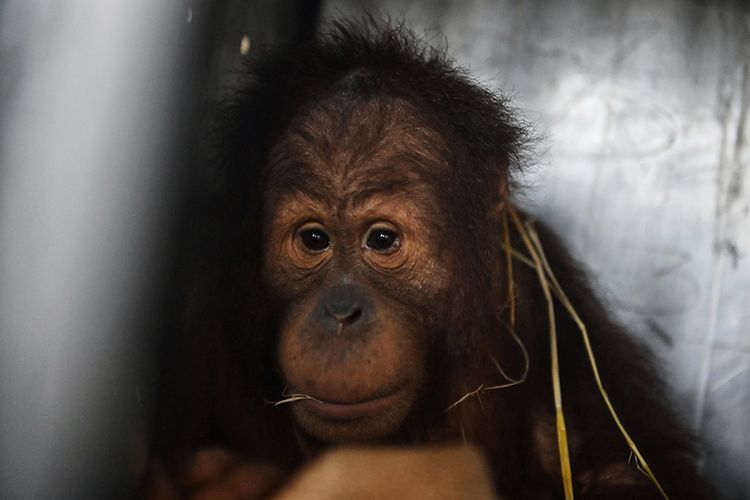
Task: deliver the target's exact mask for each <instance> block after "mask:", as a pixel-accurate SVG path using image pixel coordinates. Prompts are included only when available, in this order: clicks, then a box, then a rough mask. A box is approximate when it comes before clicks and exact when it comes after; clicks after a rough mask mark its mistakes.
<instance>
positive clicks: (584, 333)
mask: <svg viewBox="0 0 750 500" xmlns="http://www.w3.org/2000/svg"><path fill="white" fill-rule="evenodd" d="M509 211H510V214H511V216H512V217H513V222H514V224H515V226H516V228H517V230H518V232H519V234H520V235H521V238H522V239H523V240H524V244H525V245H526V247H527V248H528V250H529V253H530V254H531V257H532V259H533V261H532V260H529V259H528V257H526V256H524V255H523V254H521V253H520V252H518V251H517V250H515V249H512V248H510V249H509V251H508V252H507V253H509V254H512V256H513V258H515V259H516V260H518V261H520V262H522V263H524V264H526V265H527V266H529V267H533V268H535V269H536V271H537V274H539V273H540V272H541V271H540V267H541V268H543V269H544V273H545V276H544V279H543V280H542V278H541V277H540V283H541V285H542V290H543V291H544V295H545V297H547V299H548V307H550V302H549V301H550V299H549V296H548V295H549V284H550V283H551V284H552V292H553V293H554V295H555V297H557V299H558V300H559V301H560V302H561V303H562V305H563V306H564V307H565V309H566V311H567V312H568V314H570V316H571V318H572V319H573V321H574V322H575V324H576V326H578V329H579V330H580V332H581V337H582V338H583V343H584V345H585V347H586V353H587V355H588V358H589V363H590V364H591V370H592V372H593V373H594V380H595V381H596V386H597V388H598V389H599V393H600V394H601V396H602V399H603V400H604V403H605V405H606V406H607V409H608V410H609V413H610V415H612V419H613V420H614V421H615V424H616V425H617V428H618V429H619V430H620V433H621V434H622V435H623V437H624V438H625V441H626V442H627V444H628V447H629V448H630V450H631V453H632V454H633V455H635V457H636V467H637V468H638V469H639V470H641V471H642V472H643V473H644V474H645V475H646V476H647V477H648V478H649V479H650V480H651V481H652V482H653V483H654V485H655V486H656V488H657V489H658V490H659V493H661V495H662V497H664V498H665V499H666V500H669V496H668V495H667V494H666V492H665V491H664V489H663V488H662V487H661V484H659V481H658V480H657V479H656V476H655V475H654V473H653V472H652V471H651V468H650V467H649V465H648V463H647V462H646V460H645V459H644V458H643V455H641V452H640V451H639V450H638V447H637V446H636V444H635V442H634V441H633V439H632V438H631V437H630V434H628V432H627V430H625V426H623V424H622V422H621V421H620V417H619V416H618V415H617V412H616V411H615V409H614V407H613V406H612V402H611V401H610V399H609V395H608V394H607V391H606V390H605V389H604V385H603V384H602V380H601V377H600V376H599V368H598V366H597V363H596V358H595V357H594V351H593V349H592V348H591V342H590V341H589V334H588V330H587V329H586V325H585V324H584V323H583V320H581V317H580V316H579V315H578V312H577V311H576V310H575V307H573V304H572V302H571V301H570V299H569V298H568V296H567V295H566V294H565V292H564V291H563V289H562V286H560V283H559V282H558V280H557V277H556V276H555V274H554V273H553V272H552V268H551V267H550V265H549V262H548V261H547V257H546V255H545V254H544V248H543V247H542V242H541V240H540V239H539V235H538V234H537V232H536V230H535V229H534V227H533V225H532V224H531V223H527V224H526V225H524V224H522V223H521V219H520V217H519V216H518V213H517V212H516V211H515V209H513V207H509ZM506 246H509V245H507V244H506ZM550 318H553V316H552V315H551V316H550ZM552 329H553V328H552V326H550V337H552ZM556 357H557V346H556V343H555V346H554V354H553V359H552V366H553V368H552V370H553V372H552V387H553V392H554V391H555V386H556V385H557V386H558V389H557V390H559V384H560V379H559V376H560V375H559V367H558V366H557V359H556ZM555 409H556V412H557V413H558V415H557V428H558V446H559V447H560V459H561V460H560V461H561V468H562V472H563V485H564V486H565V487H566V492H565V495H566V498H568V491H567V487H568V485H566V484H565V469H566V463H565V461H566V460H565V459H563V449H562V447H563V446H564V448H565V455H566V459H567V451H568V449H567V448H568V447H567V438H565V442H564V443H562V440H563V438H562V437H561V435H560V427H561V420H562V430H563V433H564V431H565V428H564V426H565V422H564V419H563V415H562V405H561V404H560V406H558V403H557V395H555ZM567 460H568V463H567V469H568V473H570V463H569V459H567ZM570 498H572V491H571V497H570Z"/></svg>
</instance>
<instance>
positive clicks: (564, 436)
mask: <svg viewBox="0 0 750 500" xmlns="http://www.w3.org/2000/svg"><path fill="white" fill-rule="evenodd" d="M510 215H511V217H512V218H513V223H514V224H515V226H516V228H517V230H518V233H519V234H520V235H521V238H522V239H523V242H524V244H525V245H526V248H527V249H528V251H529V253H530V254H531V258H532V259H533V261H534V268H535V269H536V272H537V276H538V278H539V284H540V285H541V286H542V292H543V293H544V298H545V299H546V301H547V316H548V318H549V340H550V361H551V365H552V366H551V371H552V394H553V396H554V401H555V421H556V424H557V448H558V451H559V453H560V472H561V474H562V481H563V490H564V492H565V499H566V500H572V498H573V474H572V471H571V467H570V453H569V451H568V432H567V428H566V426H565V413H564V411H563V406H562V390H561V388H560V363H559V360H558V353H557V324H556V321H555V304H554V302H553V300H552V293H551V292H550V289H549V283H548V282H547V276H546V274H545V272H544V266H543V264H542V260H541V257H540V256H539V253H538V252H537V249H536V248H534V245H533V244H532V242H531V240H530V238H529V235H528V233H527V231H526V228H524V226H523V224H522V223H521V219H520V217H519V216H518V213H516V211H515V210H513V208H512V207H510Z"/></svg>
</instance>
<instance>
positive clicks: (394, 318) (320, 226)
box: [264, 103, 449, 443]
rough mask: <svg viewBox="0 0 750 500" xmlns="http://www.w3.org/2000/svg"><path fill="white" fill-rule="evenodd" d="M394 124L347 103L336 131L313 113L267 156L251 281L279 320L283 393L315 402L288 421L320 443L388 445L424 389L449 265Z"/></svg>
mask: <svg viewBox="0 0 750 500" xmlns="http://www.w3.org/2000/svg"><path fill="white" fill-rule="evenodd" d="M405 122H406V119H405V118H404V117H403V115H402V113H401V112H399V109H398V108H397V107H395V108H394V107H387V108H384V107H383V106H382V105H380V104H372V103H371V104H359V105H357V106H356V107H355V108H353V109H350V110H349V113H348V114H347V116H346V118H345V119H342V117H341V115H336V114H335V113H333V112H331V111H330V110H329V109H326V108H325V107H323V108H322V109H319V110H317V111H315V112H311V113H309V114H307V115H305V116H304V117H302V118H301V119H299V120H298V122H297V123H296V124H293V125H292V126H291V127H290V130H289V132H288V133H287V134H286V136H285V137H284V138H283V139H282V140H281V141H280V143H279V144H277V147H276V148H275V150H274V151H275V152H274V155H272V161H271V166H270V168H269V174H268V189H267V192H268V193H269V194H268V198H267V200H266V217H265V221H264V228H265V229H264V241H265V262H264V281H265V286H266V288H267V290H268V291H269V294H270V295H271V297H272V298H273V300H274V301H275V302H276V303H277V304H278V306H279V309H280V310H281V311H282V313H281V314H282V317H281V320H280V326H279V332H278V338H277V364H278V368H279V370H280V372H281V374H282V377H283V379H284V380H283V382H284V383H285V384H286V386H287V388H286V392H287V393H298V394H306V395H308V396H310V397H312V398H314V400H312V399H307V400H303V401H298V402H295V403H292V405H293V406H292V412H293V415H294V417H295V419H296V421H297V422H298V424H299V425H300V426H301V427H302V429H303V430H304V431H305V432H307V433H308V434H309V435H311V436H312V437H314V438H315V439H318V440H320V441H323V442H330V443H347V442H364V441H373V440H382V439H384V438H387V437H388V436H389V435H392V434H393V433H395V432H396V431H398V430H399V428H401V427H402V424H403V423H404V421H405V420H406V418H407V417H408V416H409V414H410V413H411V412H412V411H413V409H414V406H415V404H416V402H417V400H418V398H419V396H420V394H421V393H422V391H423V390H424V386H425V383H426V374H425V362H426V359H427V350H428V343H429V342H428V341H429V339H430V337H432V336H433V335H436V332H435V331H434V330H435V329H436V328H439V324H440V320H439V318H438V316H439V315H438V314H436V313H435V311H434V304H435V303H436V302H435V301H436V300H437V298H438V296H439V295H440V294H443V293H445V292H446V290H447V289H448V288H449V283H448V280H447V276H449V274H448V271H447V267H448V265H449V263H448V262H446V259H445V258H444V256H443V255H444V254H446V253H447V252H442V251H441V250H440V248H441V245H440V239H439V235H438V234H437V230H438V229H439V225H437V224H436V223H435V221H436V219H437V215H436V210H437V208H436V206H437V200H436V199H435V197H434V196H433V194H432V193H431V191H430V188H429V185H428V183H426V182H424V179H423V178H422V176H421V175H420V171H421V170H420V169H421V168H422V167H427V166H428V165H427V164H428V163H429V162H433V163H434V162H437V161H438V160H437V159H435V158H431V157H430V154H429V153H422V152H421V151H423V150H425V149H426V148H425V147H424V145H423V144H422V143H423V142H425V141H427V136H426V132H425V131H424V130H420V129H418V128H415V127H412V126H409V127H406V126H405V125H404V123H405ZM405 129H406V130H405ZM365 145H366V146H367V147H364V146H365ZM433 169H434V166H433Z"/></svg>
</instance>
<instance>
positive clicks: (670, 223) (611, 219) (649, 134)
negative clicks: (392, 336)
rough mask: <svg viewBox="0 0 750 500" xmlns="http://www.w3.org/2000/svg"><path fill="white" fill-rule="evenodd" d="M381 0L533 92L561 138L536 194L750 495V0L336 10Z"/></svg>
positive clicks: (523, 94) (730, 483) (466, 61)
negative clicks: (749, 1) (749, 2)
mask: <svg viewBox="0 0 750 500" xmlns="http://www.w3.org/2000/svg"><path fill="white" fill-rule="evenodd" d="M364 8H366V9H368V10H370V11H371V12H376V13H377V12H380V13H387V14H390V15H391V16H394V17H396V18H398V17H399V16H401V15H403V16H404V17H405V19H406V21H407V24H408V25H410V26H412V27H413V28H414V29H415V30H416V31H417V32H422V31H424V30H426V29H430V30H431V32H430V33H428V37H430V38H431V39H432V40H433V41H434V42H436V43H437V44H441V43H443V42H444V41H445V40H447V43H448V47H449V53H450V54H452V55H453V56H454V57H455V58H456V59H457V60H458V61H459V63H461V64H462V65H464V66H469V68H470V69H471V71H472V72H473V73H474V74H475V75H476V76H477V77H478V78H479V79H480V80H481V81H483V82H485V83H486V84H488V85H490V86H494V87H500V88H502V89H505V90H506V91H510V92H512V93H514V94H515V95H516V96H517V99H516V103H517V105H518V106H519V107H521V108H523V109H524V110H525V111H526V113H527V116H528V117H529V118H531V119H532V120H534V121H536V122H537V123H538V128H539V130H540V131H541V132H543V133H545V134H546V136H547V138H548V139H547V140H546V141H545V142H544V143H543V144H541V146H540V152H541V153H542V156H541V168H539V169H538V170H537V171H535V172H530V173H529V174H528V178H527V179H526V180H527V181H528V182H529V183H530V184H531V185H532V189H530V190H528V191H527V192H526V193H525V196H524V199H523V200H522V201H523V202H524V203H526V204H527V206H531V208H532V211H533V212H535V213H536V214H538V215H539V216H540V217H541V218H543V219H544V220H546V221H548V222H550V223H551V224H552V225H553V226H555V227H556V228H558V229H559V230H561V231H563V232H564V233H565V234H566V237H567V241H568V243H569V244H570V246H571V247H572V248H573V250H574V251H575V252H576V253H577V255H578V257H579V258H581V259H582V260H583V261H584V262H585V263H586V264H587V265H588V267H589V268H590V270H591V271H592V273H593V276H594V277H595V278H596V280H597V282H598V284H599V285H600V289H601V290H602V293H603V294H604V296H605V297H606V298H607V299H608V300H609V302H610V303H611V304H612V305H613V307H614V308H615V309H616V311H617V312H618V313H619V314H620V315H621V317H622V318H623V320H625V321H627V322H628V323H629V324H630V325H631V327H632V330H634V333H635V334H637V335H639V336H641V337H642V338H643V339H645V341H646V342H647V343H648V344H650V345H651V346H652V347H653V348H654V349H656V350H657V351H658V352H659V353H660V354H661V355H662V358H663V359H664V362H665V367H666V369H667V372H668V374H669V378H670V382H671V383H672V385H673V387H674V391H675V393H676V394H677V395H678V397H677V402H676V404H678V405H679V407H680V409H681V411H682V412H683V414H684V415H685V419H686V420H687V421H688V422H689V423H690V424H691V425H692V426H693V427H694V428H695V429H696V430H697V431H698V432H699V433H700V434H701V436H702V437H703V438H704V441H705V454H704V466H705V468H706V471H707V473H708V474H709V475H710V477H711V478H712V480H713V481H714V482H715V484H716V485H717V486H718V487H719V489H720V491H721V492H722V494H723V495H724V496H726V497H727V498H737V499H739V498H750V457H748V454H749V453H750V417H748V415H750V369H749V368H750V327H749V326H748V323H749V322H750V255H749V254H750V175H746V174H748V173H750V171H749V170H748V161H750V150H748V147H747V145H746V142H747V140H748V139H750V134H749V133H748V131H747V129H746V126H747V112H748V103H749V102H750V66H749V65H750V17H749V16H748V12H747V10H746V7H743V4H742V3H740V2H735V3H730V2H722V3H717V2H699V1H687V0H685V1H680V0H665V1H660V2H654V1H650V0H618V1H614V0H612V1H601V0H589V1H563V0H530V1H512V0H498V1H492V0H469V1H461V2H459V1H455V2H450V1H445V0H443V1H441V0H419V1H416V0H415V1H402V2H393V1H381V2H377V1H374V2H363V1H360V0H332V1H328V2H326V4H325V11H324V14H325V17H328V18H330V17H332V16H333V17H337V16H340V15H342V14H343V15H360V14H361V13H362V12H363V9H364ZM442 35H444V36H445V38H443V36H442ZM634 395H637V389H635V390H634Z"/></svg>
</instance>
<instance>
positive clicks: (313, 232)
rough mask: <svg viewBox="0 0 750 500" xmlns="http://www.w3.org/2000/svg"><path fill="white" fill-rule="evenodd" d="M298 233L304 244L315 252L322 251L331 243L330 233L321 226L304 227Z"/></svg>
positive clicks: (307, 248)
mask: <svg viewBox="0 0 750 500" xmlns="http://www.w3.org/2000/svg"><path fill="white" fill-rule="evenodd" d="M298 235H299V239H300V241H301V242H302V246H303V247H304V248H305V249H306V250H308V251H310V252H313V253H318V252H322V251H323V250H325V249H326V248H328V247H329V246H330V245H331V238H330V237H329V236H328V233H326V232H325V231H323V229H321V228H319V227H309V228H306V229H302V230H301V231H300V232H299V233H298Z"/></svg>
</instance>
